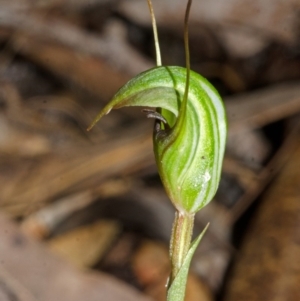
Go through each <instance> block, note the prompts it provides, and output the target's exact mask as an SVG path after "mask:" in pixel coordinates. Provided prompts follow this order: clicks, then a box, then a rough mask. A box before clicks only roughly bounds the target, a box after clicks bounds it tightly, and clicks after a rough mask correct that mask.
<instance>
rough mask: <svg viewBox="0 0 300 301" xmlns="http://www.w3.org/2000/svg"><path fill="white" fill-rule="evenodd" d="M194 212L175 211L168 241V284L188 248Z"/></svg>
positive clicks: (173, 277)
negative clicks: (169, 265) (169, 269)
mask: <svg viewBox="0 0 300 301" xmlns="http://www.w3.org/2000/svg"><path fill="white" fill-rule="evenodd" d="M194 216H195V214H189V213H183V212H179V211H176V214H175V220H174V223H173V230H172V237H171V243H170V258H171V268H172V271H171V276H170V281H169V286H170V285H171V284H172V282H173V280H174V279H175V277H176V275H177V273H178V271H179V270H180V268H181V266H182V263H183V261H184V259H185V257H186V254H187V252H188V250H189V248H190V244H191V239H192V233H193V227H194Z"/></svg>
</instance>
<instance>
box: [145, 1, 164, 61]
mask: <svg viewBox="0 0 300 301" xmlns="http://www.w3.org/2000/svg"><path fill="white" fill-rule="evenodd" d="M147 2H148V6H149V10H150V15H151V21H152V28H153V35H154V44H155V52H156V65H157V66H161V55H160V48H159V41H158V34H157V26H156V20H155V15H154V10H153V6H152V2H151V0H147Z"/></svg>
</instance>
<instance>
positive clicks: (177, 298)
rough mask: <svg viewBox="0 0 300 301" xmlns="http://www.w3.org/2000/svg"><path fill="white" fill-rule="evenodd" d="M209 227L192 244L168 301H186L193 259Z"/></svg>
mask: <svg viewBox="0 0 300 301" xmlns="http://www.w3.org/2000/svg"><path fill="white" fill-rule="evenodd" d="M208 226H209V225H208V224H207V226H206V227H205V228H204V230H203V231H202V232H201V234H200V235H199V236H198V237H197V238H196V239H195V240H194V241H193V242H192V244H191V247H190V249H189V251H188V253H187V255H186V257H185V259H184V262H183V264H182V266H181V268H180V270H179V272H178V274H177V275H176V277H175V279H174V280H173V282H172V283H171V286H170V287H169V289H168V291H167V301H184V296H185V289H186V283H187V278H188V274H189V267H190V263H191V260H192V257H193V255H194V253H195V251H196V249H197V247H198V245H199V243H200V241H201V239H202V237H203V235H204V234H205V232H206V230H207V228H208Z"/></svg>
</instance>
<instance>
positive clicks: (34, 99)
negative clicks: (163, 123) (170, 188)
mask: <svg viewBox="0 0 300 301" xmlns="http://www.w3.org/2000/svg"><path fill="white" fill-rule="evenodd" d="M153 5H154V10H155V14H156V17H157V23H158V29H159V37H160V44H161V50H162V60H163V64H165V65H180V66H184V64H185V54H184V47H183V39H182V32H183V17H184V12H185V5H186V3H185V1H182V0H153ZM299 9H300V1H297V0H254V1H245V0H227V1H217V0H212V1H204V0H194V3H193V5H192V11H191V17H190V48H191V65H192V69H194V70H195V71H197V72H199V73H201V74H202V75H204V76H205V77H207V78H208V79H209V80H210V81H211V82H212V83H213V84H214V85H215V86H216V88H217V89H218V91H219V92H220V94H221V95H222V96H223V98H224V101H225V105H226V110H227V112H228V119H229V135H228V144H227V151H226V156H225V160H224V168H223V174H222V180H221V183H220V188H219V191H218V193H217V195H216V197H215V199H214V201H213V202H212V203H211V204H209V205H208V206H207V207H206V208H204V209H203V210H202V211H201V212H200V213H198V214H197V217H196V225H195V234H197V233H199V232H200V231H201V229H202V228H203V227H204V226H205V224H206V223H207V222H210V223H211V224H210V228H209V231H208V232H207V234H206V236H205V238H204V240H203V242H202V243H201V245H200V247H199V250H197V252H196V255H195V258H194V260H193V262H192V267H191V273H190V277H189V282H188V289H187V296H186V301H193V300H198V301H200V300H201V301H202V300H205V301H208V300H210V301H212V300H217V301H218V300H220V301H234V300H244V301H248V300H249V301H260V300H270V301H273V300H276V301H277V300H278V301H279V300H289V301H294V300H295V301H298V300H300V290H299V289H298V287H299V281H300V267H299V264H298V262H300V189H299V187H300V140H299V126H300V119H299V116H300V115H299V112H300V46H299V45H300V27H299V25H300V24H299V20H300V18H299V12H300V10H299ZM154 55H155V52H154V46H153V38H152V28H151V22H150V16H149V12H148V7H147V3H146V0H110V1H109V0H89V1H86V0H13V1H9V0H0V300H1V301H12V300H20V301H27V300H29V301H36V300H38V301H54V300H55V301H57V300H64V301H76V300H78V301H79V300H80V301H82V300H89V301H93V300H105V301H106V300H109V301H117V300H124V301H127V300H128V301H135V300H139V301H144V300H145V301H150V300H152V301H155V300H158V301H163V300H165V283H166V280H167V277H168V273H169V261H168V243H169V237H170V232H171V225H172V220H173V215H174V209H173V208H172V206H171V204H170V202H169V200H168V199H167V197H166V195H165V193H164V190H163V188H162V185H161V182H160V179H159V177H158V175H157V171H156V166H155V163H154V158H153V153H152V141H151V135H152V127H153V125H152V124H153V120H147V119H146V117H145V116H144V114H143V113H141V111H140V109H122V110H116V111H113V112H111V113H110V114H109V115H108V116H106V117H105V118H103V120H101V122H99V123H98V125H97V126H96V127H95V128H94V129H93V130H92V131H91V132H89V133H87V132H86V128H87V126H88V125H89V124H90V122H91V121H92V119H93V118H94V117H95V115H96V114H97V112H98V111H99V110H100V108H101V107H103V106H104V104H105V103H107V102H108V101H109V99H110V98H111V97H112V96H113V94H114V93H115V92H116V91H117V90H118V88H120V87H121V86H122V85H123V84H124V83H126V81H127V80H129V79H130V78H132V77H133V76H135V75H136V74H138V73H139V72H141V71H143V70H146V69H148V68H151V67H153V66H155V57H154Z"/></svg>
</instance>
